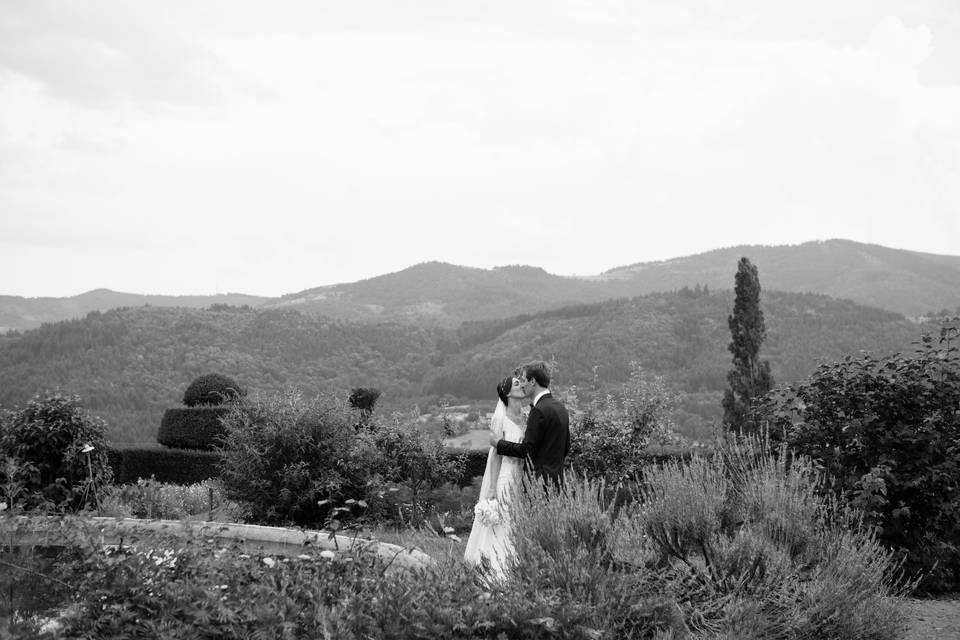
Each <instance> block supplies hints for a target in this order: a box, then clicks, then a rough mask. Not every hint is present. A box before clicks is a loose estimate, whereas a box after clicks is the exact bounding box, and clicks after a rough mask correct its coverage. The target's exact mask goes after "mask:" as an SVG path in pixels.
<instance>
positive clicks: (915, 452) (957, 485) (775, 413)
mask: <svg viewBox="0 0 960 640" xmlns="http://www.w3.org/2000/svg"><path fill="white" fill-rule="evenodd" d="M957 326H958V322H954V323H953V324H947V325H945V326H944V327H943V330H942V332H941V337H940V340H937V339H936V338H935V337H932V336H925V337H924V338H923V339H922V341H921V343H920V345H919V349H918V351H917V352H916V353H915V354H913V355H912V356H905V355H901V354H895V355H892V356H888V357H884V358H878V357H874V356H871V355H863V356H861V357H857V358H855V357H848V358H846V359H845V360H843V361H842V362H837V363H833V364H825V365H823V366H821V367H820V368H819V369H818V370H817V371H816V372H815V373H814V374H813V375H812V376H810V377H809V378H808V379H807V380H804V381H802V382H800V383H797V384H795V385H792V386H789V387H784V388H781V389H778V390H775V391H773V392H771V393H770V394H768V395H767V397H766V398H765V399H764V400H763V402H762V403H761V405H760V406H759V407H758V408H757V410H756V414H755V418H756V419H757V420H758V421H760V422H761V423H765V424H766V425H768V428H769V430H770V433H771V437H774V436H775V437H778V438H784V439H785V441H786V442H787V443H788V444H789V445H790V447H791V448H792V449H793V450H795V451H797V452H799V453H802V454H804V455H807V456H810V457H811V458H813V459H815V460H817V461H818V463H819V464H822V465H823V468H824V471H825V472H826V473H827V475H828V477H829V478H830V479H831V484H830V485H829V489H830V490H831V491H832V492H834V493H835V495H837V496H840V497H842V498H844V499H845V500H848V501H850V502H851V503H853V504H854V505H857V506H859V507H860V508H861V509H862V510H863V512H864V517H865V518H866V519H867V522H868V523H869V524H871V525H873V526H876V527H878V529H879V532H880V540H881V541H883V543H884V544H886V545H887V546H888V547H891V548H895V549H898V550H900V551H901V552H902V553H903V554H904V555H905V564H904V570H905V571H906V572H907V573H908V574H915V573H917V572H921V573H922V575H923V579H922V581H921V583H920V588H921V590H925V591H931V592H939V591H954V590H956V589H958V588H960V543H958V540H960V354H958V350H957V347H956V346H954V345H955V343H956V341H957V340H958V336H957V333H958V329H957ZM951 342H953V343H954V344H951Z"/></svg>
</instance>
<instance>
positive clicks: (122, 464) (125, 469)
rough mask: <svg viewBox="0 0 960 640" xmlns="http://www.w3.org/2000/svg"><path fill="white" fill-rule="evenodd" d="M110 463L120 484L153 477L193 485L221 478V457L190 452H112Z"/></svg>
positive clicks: (127, 450) (110, 452) (162, 450)
mask: <svg viewBox="0 0 960 640" xmlns="http://www.w3.org/2000/svg"><path fill="white" fill-rule="evenodd" d="M108 456H109V459H110V464H111V465H112V466H113V479H114V482H115V483H117V484H130V483H134V482H136V481H137V479H139V478H149V477H150V476H153V477H154V478H156V480H157V481H158V482H167V483H170V484H182V485H187V484H194V483H197V482H203V481H204V480H206V479H208V478H215V477H217V476H218V475H219V473H220V472H219V468H218V464H219V462H220V456H219V454H217V453H215V452H213V451H197V450H191V449H120V450H117V449H111V450H109V454H108Z"/></svg>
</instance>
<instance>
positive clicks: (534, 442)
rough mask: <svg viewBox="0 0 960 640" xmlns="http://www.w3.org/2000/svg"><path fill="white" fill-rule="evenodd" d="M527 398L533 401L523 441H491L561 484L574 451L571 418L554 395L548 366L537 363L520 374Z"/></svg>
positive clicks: (545, 476)
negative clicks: (565, 462)
mask: <svg viewBox="0 0 960 640" xmlns="http://www.w3.org/2000/svg"><path fill="white" fill-rule="evenodd" d="M519 376H520V380H521V383H522V384H524V385H525V391H526V392H527V397H529V398H530V400H531V401H532V405H531V408H530V415H529V416H528V418H527V428H526V432H525V433H524V436H523V441H522V442H508V441H507V440H498V441H496V442H491V445H493V446H495V447H496V448H497V453H499V454H500V455H503V456H513V457H516V458H527V459H528V460H529V461H530V464H531V465H532V466H533V472H534V473H535V474H536V475H538V476H541V477H543V478H549V479H551V480H553V481H554V482H560V481H561V474H562V473H563V462H564V459H565V458H566V457H567V454H568V453H569V451H570V418H569V416H568V415H567V409H566V407H564V406H563V403H562V402H560V401H559V400H557V399H556V398H554V397H553V395H552V394H551V393H550V373H549V370H548V369H547V366H546V364H544V363H536V364H533V365H527V366H526V367H523V370H522V371H520V372H519Z"/></svg>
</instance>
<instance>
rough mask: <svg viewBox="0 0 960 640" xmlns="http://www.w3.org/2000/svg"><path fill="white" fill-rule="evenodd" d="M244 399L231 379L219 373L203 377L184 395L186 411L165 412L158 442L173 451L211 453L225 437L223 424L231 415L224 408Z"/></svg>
mask: <svg viewBox="0 0 960 640" xmlns="http://www.w3.org/2000/svg"><path fill="white" fill-rule="evenodd" d="M245 395H246V391H245V390H244V389H243V388H242V387H241V386H240V384H239V383H238V382H237V381H236V380H234V379H232V378H228V377H227V376H224V375H221V374H219V373H208V374H206V375H203V376H200V377H199V378H197V379H195V380H194V381H193V382H191V383H190V385H189V386H188V387H187V390H186V391H185V392H184V393H183V404H185V405H186V408H183V407H178V408H175V409H168V410H167V411H166V412H164V414H163V419H162V420H161V421H160V429H159V431H158V432H157V442H159V443H160V444H162V445H163V446H165V447H171V448H174V449H199V450H204V451H212V450H213V449H215V448H216V447H217V446H218V445H219V444H220V439H221V438H222V437H223V433H224V429H223V424H222V423H221V420H222V419H223V417H224V416H225V415H226V414H227V413H228V412H229V411H230V409H229V407H226V406H223V405H224V404H225V403H232V402H235V401H238V400H240V399H242V398H243V397H244V396H245Z"/></svg>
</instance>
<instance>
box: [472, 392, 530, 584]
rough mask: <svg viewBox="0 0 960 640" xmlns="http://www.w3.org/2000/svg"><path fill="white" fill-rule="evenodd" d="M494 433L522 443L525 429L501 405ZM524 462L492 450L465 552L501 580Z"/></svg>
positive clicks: (493, 424) (509, 551) (493, 423)
mask: <svg viewBox="0 0 960 640" xmlns="http://www.w3.org/2000/svg"><path fill="white" fill-rule="evenodd" d="M490 430H491V431H492V432H493V433H494V434H496V436H497V438H498V439H503V440H509V441H511V442H520V441H522V440H523V432H524V427H521V426H520V425H518V424H516V423H515V422H514V421H513V420H511V419H510V418H508V417H507V415H506V407H505V406H504V405H503V403H502V402H500V403H499V404H498V406H497V410H496V411H495V412H494V414H493V419H492V420H491V421H490ZM523 462H524V461H523V459H521V458H514V457H510V456H501V455H498V454H497V450H496V447H490V452H489V453H488V454H487V466H486V469H485V470H484V473H483V482H482V483H481V485H480V497H479V499H478V501H477V505H476V507H475V508H474V518H473V528H472V529H471V530H470V538H469V539H468V540H467V547H466V549H465V550H464V553H463V559H464V560H465V561H466V562H467V563H468V564H471V565H481V564H484V563H485V562H486V563H489V567H490V569H491V570H492V572H493V573H494V575H496V576H497V577H503V576H504V574H505V567H506V566H507V564H508V563H509V559H510V555H511V554H512V553H513V545H512V544H511V543H510V502H511V497H512V496H513V495H514V493H515V492H516V491H519V490H520V486H521V480H522V478H523Z"/></svg>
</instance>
